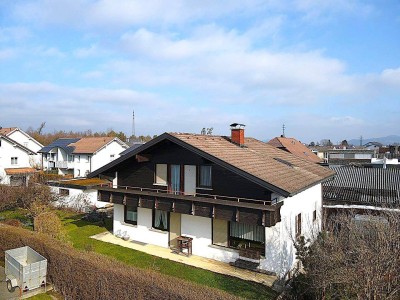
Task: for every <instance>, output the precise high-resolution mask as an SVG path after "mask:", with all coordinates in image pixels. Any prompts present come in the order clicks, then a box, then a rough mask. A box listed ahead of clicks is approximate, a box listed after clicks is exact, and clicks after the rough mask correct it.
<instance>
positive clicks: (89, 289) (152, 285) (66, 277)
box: [0, 225, 236, 300]
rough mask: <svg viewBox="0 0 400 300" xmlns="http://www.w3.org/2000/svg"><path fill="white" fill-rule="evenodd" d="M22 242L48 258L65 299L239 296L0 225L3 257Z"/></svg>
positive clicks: (51, 276) (50, 274) (52, 278)
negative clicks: (138, 267) (128, 264)
mask: <svg viewBox="0 0 400 300" xmlns="http://www.w3.org/2000/svg"><path fill="white" fill-rule="evenodd" d="M22 246H30V247H31V248H33V249H35V250H36V251H37V252H39V253H40V254H42V255H43V256H44V257H46V258H47V260H48V270H47V274H48V276H47V280H48V281H49V282H51V283H52V284H53V285H54V288H55V289H56V290H57V291H59V292H60V293H61V294H63V296H64V297H65V299H82V300H85V299H157V300H159V299H194V300H196V299H201V300H204V299H236V298H235V297H234V296H233V295H230V294H227V293H225V292H222V291H219V290H216V289H212V288H206V287H203V286H199V285H196V284H193V283H190V282H186V281H184V280H181V279H177V278H173V277H169V276H166V275H163V274H160V273H157V272H154V271H151V270H141V269H137V268H134V267H131V266H127V265H125V264H123V263H121V262H118V261H116V260H114V259H111V258H108V257H106V256H103V255H100V254H96V253H93V252H84V251H78V250H76V249H74V248H72V247H71V246H69V245H67V244H64V243H62V242H60V241H57V240H55V239H52V238H50V237H48V236H45V235H43V234H40V233H36V232H31V231H28V230H25V229H22V228H16V227H11V226H7V225H0V259H1V260H4V251H5V250H8V249H13V248H18V247H22Z"/></svg>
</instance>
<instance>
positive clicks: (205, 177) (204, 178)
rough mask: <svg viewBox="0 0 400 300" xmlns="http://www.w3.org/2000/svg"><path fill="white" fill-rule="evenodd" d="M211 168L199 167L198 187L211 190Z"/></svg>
mask: <svg viewBox="0 0 400 300" xmlns="http://www.w3.org/2000/svg"><path fill="white" fill-rule="evenodd" d="M211 171H212V169H211V166H200V168H199V187H206V188H211V173H212V172H211Z"/></svg>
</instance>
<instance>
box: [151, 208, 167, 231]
mask: <svg viewBox="0 0 400 300" xmlns="http://www.w3.org/2000/svg"><path fill="white" fill-rule="evenodd" d="M153 228H155V229H159V230H162V231H167V230H168V212H166V211H163V210H159V209H154V210H153Z"/></svg>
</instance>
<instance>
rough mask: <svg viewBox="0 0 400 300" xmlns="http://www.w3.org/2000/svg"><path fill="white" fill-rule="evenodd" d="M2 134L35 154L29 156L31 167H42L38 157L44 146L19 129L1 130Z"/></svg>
mask: <svg viewBox="0 0 400 300" xmlns="http://www.w3.org/2000/svg"><path fill="white" fill-rule="evenodd" d="M0 134H2V135H4V136H6V137H8V138H10V139H12V140H14V141H15V142H17V143H18V144H20V145H22V146H24V147H25V148H28V149H29V150H30V151H32V153H33V154H31V155H30V156H29V162H30V166H31V167H32V168H36V169H39V168H40V166H41V157H40V155H37V153H38V151H39V150H40V149H42V148H43V145H42V144H41V143H39V142H38V141H37V140H35V139H34V138H33V137H31V136H30V135H29V134H27V133H26V132H25V131H23V130H21V129H19V128H18V127H8V128H3V127H2V128H0Z"/></svg>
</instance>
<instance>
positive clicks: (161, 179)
mask: <svg viewBox="0 0 400 300" xmlns="http://www.w3.org/2000/svg"><path fill="white" fill-rule="evenodd" d="M155 183H156V184H162V185H166V184H167V165H166V164H156V174H155Z"/></svg>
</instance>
